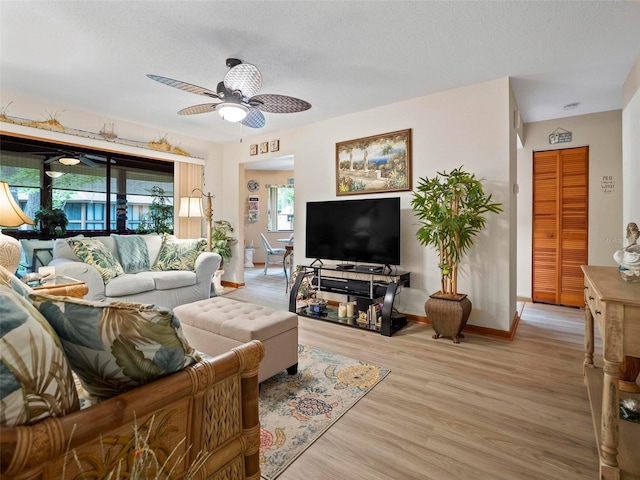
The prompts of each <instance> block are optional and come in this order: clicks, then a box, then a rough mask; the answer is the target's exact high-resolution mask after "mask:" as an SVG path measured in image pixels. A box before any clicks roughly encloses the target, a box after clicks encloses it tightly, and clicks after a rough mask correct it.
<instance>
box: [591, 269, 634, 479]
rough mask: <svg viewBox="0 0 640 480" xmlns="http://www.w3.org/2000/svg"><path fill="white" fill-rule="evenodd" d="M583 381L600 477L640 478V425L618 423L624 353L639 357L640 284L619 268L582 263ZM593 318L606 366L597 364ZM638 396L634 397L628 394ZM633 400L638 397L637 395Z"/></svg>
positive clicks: (626, 394)
mask: <svg viewBox="0 0 640 480" xmlns="http://www.w3.org/2000/svg"><path fill="white" fill-rule="evenodd" d="M582 271H583V272H584V297H585V301H586V308H585V317H586V322H585V340H584V347H585V356H584V380H585V384H586V385H587V390H588V392H589V402H590V404H591V414H592V418H593V425H594V429H595V431H596V441H597V443H598V452H599V455H600V477H599V478H600V479H604V480H619V479H640V447H639V445H640V424H638V423H632V422H628V421H625V420H622V421H620V419H619V403H620V391H619V386H618V379H619V374H620V365H621V363H622V361H623V359H624V356H625V355H629V356H633V357H640V283H631V282H625V281H624V280H622V279H621V278H620V273H619V272H618V269H617V268H616V267H596V266H591V265H583V266H582ZM594 319H595V323H597V325H598V330H599V332H600V336H601V337H602V344H603V364H604V365H603V367H602V368H600V367H596V366H595V365H594V363H593V350H594V347H593V345H594V343H593V341H594ZM624 396H625V397H634V394H628V393H625V394H624ZM634 398H639V399H640V397H639V396H638V394H635V397H634Z"/></svg>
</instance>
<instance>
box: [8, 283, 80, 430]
mask: <svg viewBox="0 0 640 480" xmlns="http://www.w3.org/2000/svg"><path fill="white" fill-rule="evenodd" d="M0 320H1V321H0V426H2V427H15V426H18V425H32V424H34V423H37V422H39V421H40V420H44V419H45V418H47V417H52V416H53V417H59V416H64V415H67V414H69V413H71V412H75V411H76V410H79V409H80V404H79V402H78V395H77V392H76V388H75V383H74V380H73V374H72V371H71V366H70V365H69V362H68V361H67V358H66V357H65V352H64V350H63V348H62V344H61V343H60V340H59V339H58V336H57V335H56V333H55V332H54V331H53V329H52V328H51V325H49V323H48V322H47V321H46V320H45V318H44V317H43V316H42V315H41V314H40V313H39V312H38V310H37V309H36V308H35V307H34V306H33V305H31V303H29V301H28V300H27V299H25V298H23V297H22V296H20V295H19V294H17V293H16V292H14V291H13V290H11V288H9V287H7V286H5V285H0Z"/></svg>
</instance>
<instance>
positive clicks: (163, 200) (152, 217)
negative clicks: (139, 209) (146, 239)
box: [136, 186, 173, 234]
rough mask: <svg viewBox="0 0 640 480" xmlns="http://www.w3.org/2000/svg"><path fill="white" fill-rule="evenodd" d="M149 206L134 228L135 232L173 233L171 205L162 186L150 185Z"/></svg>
mask: <svg viewBox="0 0 640 480" xmlns="http://www.w3.org/2000/svg"><path fill="white" fill-rule="evenodd" d="M151 196H152V197H153V200H152V201H151V206H149V212H148V213H147V214H145V216H144V217H143V218H142V221H141V222H140V226H139V227H138V228H137V229H136V233H158V234H163V233H173V205H170V204H169V200H168V198H167V197H166V196H165V192H164V188H162V187H158V186H155V187H152V188H151Z"/></svg>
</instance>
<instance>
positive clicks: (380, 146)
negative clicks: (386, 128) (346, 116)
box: [336, 128, 412, 196]
mask: <svg viewBox="0 0 640 480" xmlns="http://www.w3.org/2000/svg"><path fill="white" fill-rule="evenodd" d="M411 171H412V167H411V129H410V128H409V129H406V130H398V131H395V132H389V133H383V134H380V135H372V136H370V137H364V138H356V139H354V140H347V141H344V142H338V143H336V195H337V196H343V195H362V194H368V193H387V192H404V191H408V190H411V188H412V186H411Z"/></svg>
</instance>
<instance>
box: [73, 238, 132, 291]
mask: <svg viewBox="0 0 640 480" xmlns="http://www.w3.org/2000/svg"><path fill="white" fill-rule="evenodd" d="M67 243H68V244H69V246H70V247H71V249H72V250H73V253H75V254H76V255H77V256H78V258H79V259H80V260H82V261H83V262H84V263H87V264H89V265H91V266H92V267H94V268H95V269H96V270H98V272H100V275H101V276H102V281H103V282H104V283H105V284H107V283H109V282H110V281H111V280H113V279H114V278H116V277H117V276H119V275H124V269H123V268H122V265H120V262H118V260H117V259H116V257H114V256H113V254H112V253H111V251H110V250H109V249H108V248H107V246H106V245H105V244H104V243H102V242H101V241H100V240H93V239H90V238H83V239H76V238H70V239H68V240H67Z"/></svg>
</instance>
